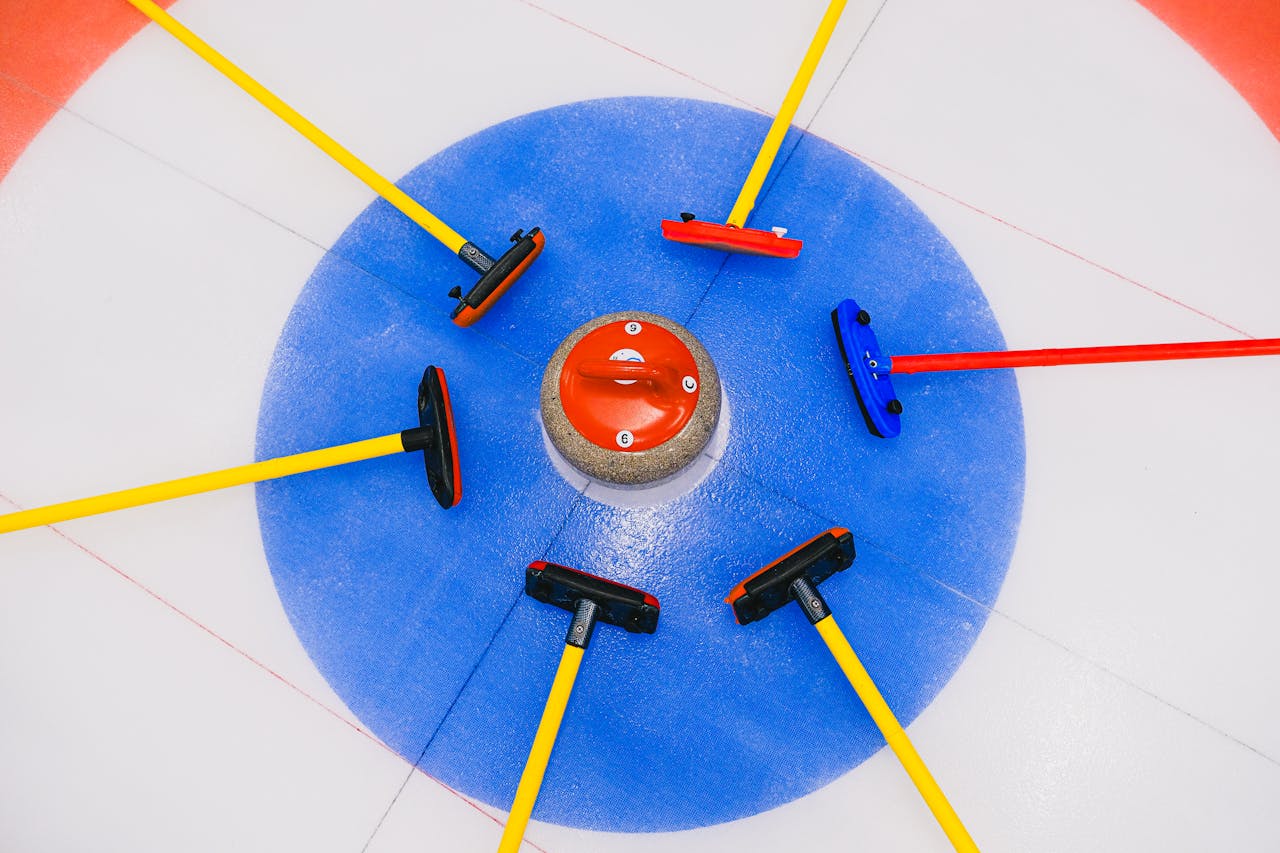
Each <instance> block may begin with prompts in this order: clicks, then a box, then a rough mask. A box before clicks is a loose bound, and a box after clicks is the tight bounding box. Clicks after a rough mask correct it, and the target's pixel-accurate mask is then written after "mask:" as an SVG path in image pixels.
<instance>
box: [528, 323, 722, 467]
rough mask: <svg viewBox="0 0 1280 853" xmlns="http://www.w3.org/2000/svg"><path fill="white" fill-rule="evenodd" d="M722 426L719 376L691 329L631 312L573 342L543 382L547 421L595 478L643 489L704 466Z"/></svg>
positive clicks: (560, 351) (560, 445) (553, 435)
mask: <svg viewBox="0 0 1280 853" xmlns="http://www.w3.org/2000/svg"><path fill="white" fill-rule="evenodd" d="M719 419H720V377H719V375H718V374H717V373H716V368H715V365H714V364H712V363H711V357H710V356H709V355H707V351H706V350H705V349H704V348H703V346H702V344H700V343H699V342H698V339H697V338H695V337H694V336H693V335H691V334H690V333H689V330H688V329H686V328H684V327H683V326H681V325H680V324H678V323H674V322H672V321H671V320H668V319H666V318H665V317H659V316H658V315H656V314H649V313H647V312H644V311H628V312H622V313H617V314H606V315H604V316H603V317H597V318H596V319H594V320H592V321H591V322H589V323H586V324H584V325H582V326H580V327H578V329H577V330H575V331H574V332H573V333H572V334H570V335H569V337H567V338H565V339H564V341H563V342H562V343H561V344H560V346H559V347H558V348H557V349H556V351H555V353H554V354H553V355H552V356H551V361H550V362H549V363H548V364H547V369H546V372H545V373H543V374H542V423H543V426H544V427H545V428H546V431H547V437H548V438H549V439H550V440H551V443H552V445H554V447H555V449H556V450H557V451H559V453H560V455H561V456H563V457H564V459H565V460H566V461H567V462H568V463H569V464H570V465H572V466H573V467H574V468H576V469H578V470H579V471H581V472H582V473H583V474H585V475H587V476H588V477H590V478H592V479H595V480H600V481H603V482H606V483H611V484H615V485H619V486H630V487H635V486H645V485H649V484H651V483H657V482H660V481H663V480H666V479H668V478H671V477H674V476H675V475H676V474H678V473H679V472H680V471H682V470H683V469H684V468H686V467H687V466H688V465H689V464H690V463H692V462H693V461H694V460H695V459H697V458H698V455H699V454H700V453H702V450H703V448H705V447H706V445H707V441H708V440H709V439H710V438H711V434H712V433H713V432H714V431H715V428H716V423H717V422H718V421H719Z"/></svg>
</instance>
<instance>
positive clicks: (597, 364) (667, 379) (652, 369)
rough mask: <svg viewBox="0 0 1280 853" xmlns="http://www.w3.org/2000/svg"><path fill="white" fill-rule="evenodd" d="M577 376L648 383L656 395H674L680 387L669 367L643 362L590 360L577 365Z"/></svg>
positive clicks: (678, 378) (674, 373)
mask: <svg viewBox="0 0 1280 853" xmlns="http://www.w3.org/2000/svg"><path fill="white" fill-rule="evenodd" d="M578 375H579V376H583V377H585V378H587V379H624V380H625V379H630V380H633V381H640V382H650V383H652V384H653V386H654V388H655V389H656V390H657V391H658V393H660V394H663V393H668V392H670V393H675V392H676V391H677V390H678V389H679V387H680V377H679V376H677V375H676V371H674V370H672V369H671V368H670V367H664V366H663V365H660V364H646V363H645V362H643V361H613V360H610V359H603V358H601V359H591V360H588V361H584V362H582V363H581V364H579V365H578Z"/></svg>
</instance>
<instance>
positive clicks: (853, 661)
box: [813, 616, 978, 853]
mask: <svg viewBox="0 0 1280 853" xmlns="http://www.w3.org/2000/svg"><path fill="white" fill-rule="evenodd" d="M813 627H815V628H817V629H818V633H819V634H821V635H822V639H824V640H826V642H827V648H829V649H831V654H833V655H835V659H836V662H837V663H839V664H840V668H841V669H842V670H844V674H845V676H846V677H847V678H848V679H849V683H850V684H852V685H853V689H854V690H856V691H857V693H858V697H859V698H860V699H862V704H863V705H865V706H866V707H867V711H869V712H870V714H871V719H873V720H875V723H876V726H878V727H879V729H880V733H881V734H882V735H884V739H885V740H886V741H887V742H888V743H889V748H890V749H892V750H893V752H894V754H895V755H897V756H898V760H899V761H900V762H902V769H904V770H906V771H907V775H908V776H910V777H911V781H912V782H914V783H915V786H916V788H917V790H919V791H920V795H921V796H922V797H924V801H925V803H926V804H927V805H928V806H929V810H930V811H931V812H933V816H934V817H935V818H937V819H938V824H939V825H940V826H941V827H942V831H943V832H945V833H946V834H947V838H948V839H950V840H951V844H952V846H953V847H955V848H956V850H960V851H966V853H967V851H973V853H977V851H978V845H976V844H974V843H973V839H972V838H971V837H970V836H969V831H968V830H966V829H965V828H964V824H963V823H961V822H960V818H959V816H958V815H957V814H956V812H955V809H953V808H951V803H949V802H947V798H946V796H945V795H944V794H943V793H942V789H941V788H939V787H938V783H937V782H935V781H934V779H933V774H931V773H930V772H929V768H928V767H926V766H925V764H924V760H923V759H921V758H920V754H919V753H917V752H916V748H915V747H914V746H912V745H911V740H910V739H909V738H908V737H907V733H906V732H905V731H904V730H903V728H902V726H901V725H900V724H899V723H898V719H897V718H896V717H895V716H893V711H891V710H889V705H888V704H887V703H886V702H885V701H884V697H883V696H881V695H880V691H879V690H878V689H876V685H875V682H874V681H872V680H871V676H870V675H869V674H868V673H867V670H866V668H865V667H863V665H862V661H860V660H858V656H857V655H856V654H854V652H853V647H852V646H850V645H849V641H848V640H846V639H845V637H844V633H843V632H842V631H841V630H840V626H839V625H837V624H836V620H835V619H834V618H832V617H830V616H828V617H826V618H825V619H822V620H820V621H819V622H817V623H816V624H815V625H814V626H813Z"/></svg>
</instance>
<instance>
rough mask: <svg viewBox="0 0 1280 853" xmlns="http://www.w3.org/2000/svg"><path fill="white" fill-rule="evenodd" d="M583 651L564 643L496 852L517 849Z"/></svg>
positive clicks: (571, 689) (506, 852)
mask: <svg viewBox="0 0 1280 853" xmlns="http://www.w3.org/2000/svg"><path fill="white" fill-rule="evenodd" d="M584 651H585V649H582V648H580V647H578V646H571V645H569V644H567V643H566V644H565V647H564V654H563V655H562V656H561V657H560V666H559V668H557V669H556V678H555V681H553V682H552V683H551V695H549V696H548V697H547V707H546V708H544V709H543V711H542V721H541V722H539V723H538V733H537V734H536V735H534V737H533V748H532V749H530V750H529V760H528V761H526V762H525V764H524V772H523V773H521V774H520V785H519V787H517V788H516V799H515V802H513V803H512V804H511V816H510V817H508V818H507V826H506V829H504V830H503V831H502V840H501V841H500V842H498V853H516V851H517V850H519V849H520V842H521V841H522V840H523V839H524V830H525V827H526V826H528V825H529V815H531V814H533V804H534V802H535V801H536V800H537V799H538V790H539V789H540V788H541V787H542V777H543V775H544V774H546V772H547V762H548V761H550V760H551V748H552V747H553V746H555V745H556V734H557V733H558V732H559V731H560V721H561V720H563V719H564V709H565V707H566V706H567V705H568V704H569V694H570V693H571V692H572V691H573V682H574V680H575V679H576V678H577V677H578V667H579V666H581V665H582V653H583V652H584Z"/></svg>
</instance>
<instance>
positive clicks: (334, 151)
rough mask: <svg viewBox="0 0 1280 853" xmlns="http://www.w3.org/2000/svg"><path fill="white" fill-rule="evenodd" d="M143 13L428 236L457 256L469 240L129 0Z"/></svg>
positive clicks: (161, 17) (195, 40) (155, 12)
mask: <svg viewBox="0 0 1280 853" xmlns="http://www.w3.org/2000/svg"><path fill="white" fill-rule="evenodd" d="M129 2H130V3H131V4H133V6H134V7H135V8H136V9H137V10H138V11H139V12H141V13H142V14H144V15H146V16H147V17H148V18H150V19H151V20H153V21H155V22H156V23H157V24H159V25H160V26H162V27H164V28H165V29H166V30H168V31H169V33H170V34H171V35H173V37H174V38H176V39H177V40H178V41H180V42H182V43H183V44H185V45H186V46H187V47H189V48H191V49H192V50H193V51H195V53H196V54H197V55H198V56H199V57H200V58H201V59H203V60H204V61H205V62H207V63H209V64H210V65H212V66H213V67H214V68H216V69H217V70H219V71H221V72H222V73H223V74H224V75H226V76H227V78H228V79H230V80H231V82H232V83H235V84H236V85H237V86H239V87H240V88H241V89H244V90H245V91H246V92H248V93H249V94H250V95H252V96H253V97H254V98H255V99H257V101H258V103H260V104H262V105H263V106H264V107H266V108H267V109H269V110H271V112H273V113H275V114H276V115H277V116H279V117H280V118H282V119H284V121H285V122H286V123H288V125H289V126H290V127H292V128H293V129H294V130H296V131H298V133H301V134H302V135H303V136H305V137H306V138H307V139H309V140H311V141H312V142H313V143H314V144H315V145H316V147H317V148H319V149H320V150H321V151H323V152H324V153H326V154H328V155H329V156H330V157H332V158H333V159H334V160H336V161H338V164H339V165H341V166H343V167H344V168H345V169H346V170H347V171H349V172H351V174H353V175H355V176H356V177H357V178H359V179H360V180H362V181H364V182H365V183H366V184H368V185H369V186H370V187H371V188H372V189H373V191H374V192H376V193H377V194H378V195H380V196H382V197H383V198H385V199H386V200H387V201H389V202H391V203H392V204H393V205H395V206H396V208H397V209H398V210H399V211H400V212H401V213H403V214H404V215H405V216H407V217H409V218H410V219H412V220H413V221H414V222H416V223H418V224H419V225H421V226H422V227H423V228H424V229H426V231H427V233H428V234H430V235H431V236H432V237H435V238H436V239H437V240H439V241H440V242H441V243H444V244H445V245H446V246H448V247H449V248H450V250H452V251H453V252H454V253H455V254H456V253H457V252H458V251H460V250H461V249H462V246H463V245H464V244H465V243H466V242H467V239H466V238H465V237H463V236H462V235H461V234H459V233H458V232H457V231H454V230H453V229H452V228H450V227H449V226H448V225H445V224H444V223H443V222H442V221H440V220H439V219H437V218H436V217H435V216H434V215H433V214H432V213H431V212H430V211H429V210H427V209H426V208H425V207H423V206H422V205H420V204H418V203H417V202H416V201H414V200H413V199H412V198H410V197H409V196H408V195H407V194H406V193H405V192H404V191H403V190H401V189H400V188H399V187H397V186H396V185H395V184H393V183H391V181H388V180H387V179H386V178H384V177H382V176H381V175H379V174H378V173H377V172H375V171H374V170H373V169H371V168H369V166H368V165H366V164H365V163H364V162H363V161H361V160H360V159H359V158H358V157H356V155H354V154H352V153H351V152H350V151H348V150H347V149H345V148H343V147H342V146H341V145H339V144H338V143H337V142H336V141H335V140H334V139H333V138H332V137H330V136H328V135H327V134H325V133H324V131H322V130H320V128H318V127H316V126H315V125H314V124H312V123H311V122H309V121H308V120H307V119H305V118H303V117H302V115H301V114H300V113H299V112H298V111H297V110H295V109H294V108H293V107H291V106H289V105H288V104H286V103H285V102H284V101H282V100H280V99H279V98H277V97H276V96H275V95H273V94H272V93H271V92H270V91H268V90H267V89H266V88H265V87H264V86H263V85H262V84H261V83H259V82H258V81H257V80H254V79H253V78H252V77H250V76H249V75H248V74H246V73H245V72H244V71H242V70H241V69H240V68H239V67H237V66H236V65H235V64H233V63H232V62H231V60H229V59H227V58H226V57H225V56H223V55H222V54H220V53H218V52H217V51H216V50H214V49H213V48H212V47H210V46H209V45H208V44H207V43H206V42H204V41H203V40H201V39H200V37H199V36H197V35H196V34H195V33H193V32H191V30H189V29H187V28H186V27H185V26H183V25H182V24H180V23H179V22H178V21H177V20H176V19H175V18H174V17H173V16H172V15H170V14H169V13H168V12H166V11H165V10H164V9H161V8H160V7H159V6H157V5H156V4H155V3H152V2H151V0H129Z"/></svg>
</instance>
